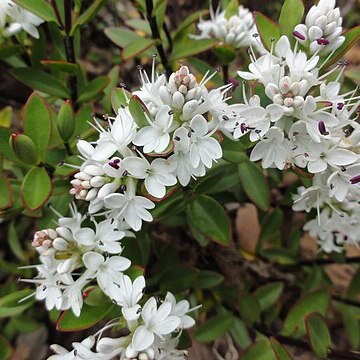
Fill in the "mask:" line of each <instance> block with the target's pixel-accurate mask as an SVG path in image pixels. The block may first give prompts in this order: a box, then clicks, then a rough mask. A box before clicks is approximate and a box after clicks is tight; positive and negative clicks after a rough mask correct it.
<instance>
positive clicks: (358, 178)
mask: <svg viewBox="0 0 360 360" xmlns="http://www.w3.org/2000/svg"><path fill="white" fill-rule="evenodd" d="M350 182H351V183H352V184H353V185H355V184H358V183H359V182H360V175H356V176H354V177H352V178H351V179H350Z"/></svg>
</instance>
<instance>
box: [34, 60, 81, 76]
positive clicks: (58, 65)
mask: <svg viewBox="0 0 360 360" xmlns="http://www.w3.org/2000/svg"><path fill="white" fill-rule="evenodd" d="M40 62H41V64H43V65H44V66H47V67H48V68H49V69H51V70H55V71H62V72H65V73H69V74H75V73H76V72H77V71H78V70H79V67H78V66H77V64H73V63H69V62H67V61H65V60H41V61H40Z"/></svg>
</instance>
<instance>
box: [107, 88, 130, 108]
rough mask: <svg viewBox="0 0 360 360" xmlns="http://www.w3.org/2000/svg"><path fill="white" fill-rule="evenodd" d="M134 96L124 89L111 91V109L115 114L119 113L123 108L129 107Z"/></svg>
mask: <svg viewBox="0 0 360 360" xmlns="http://www.w3.org/2000/svg"><path fill="white" fill-rule="evenodd" d="M131 97H132V94H131V93H130V92H129V91H127V90H125V89H124V88H114V89H112V91H111V107H112V109H113V110H114V112H115V114H117V113H118V111H119V109H120V107H121V106H128V102H129V101H130V99H131Z"/></svg>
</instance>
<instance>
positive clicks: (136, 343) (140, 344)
mask: <svg viewBox="0 0 360 360" xmlns="http://www.w3.org/2000/svg"><path fill="white" fill-rule="evenodd" d="M154 340H155V336H154V334H153V333H152V332H151V331H149V330H148V329H147V328H146V327H145V326H139V327H138V328H137V329H136V330H135V332H134V335H133V338H132V346H133V348H134V349H135V350H137V351H142V350H145V349H147V348H148V347H150V346H151V345H152V344H153V342H154Z"/></svg>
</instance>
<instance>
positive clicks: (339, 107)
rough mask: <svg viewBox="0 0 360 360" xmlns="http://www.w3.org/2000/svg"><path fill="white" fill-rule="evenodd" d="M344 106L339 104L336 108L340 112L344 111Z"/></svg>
mask: <svg viewBox="0 0 360 360" xmlns="http://www.w3.org/2000/svg"><path fill="white" fill-rule="evenodd" d="M344 106H345V104H344V103H338V104H337V106H336V108H337V109H338V110H342V109H343V108H344Z"/></svg>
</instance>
